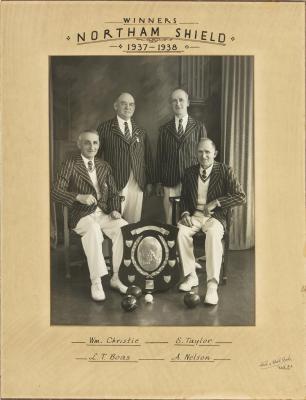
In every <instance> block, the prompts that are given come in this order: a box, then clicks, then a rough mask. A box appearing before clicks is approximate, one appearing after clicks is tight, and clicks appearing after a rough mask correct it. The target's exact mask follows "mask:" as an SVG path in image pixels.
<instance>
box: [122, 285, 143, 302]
mask: <svg viewBox="0 0 306 400" xmlns="http://www.w3.org/2000/svg"><path fill="white" fill-rule="evenodd" d="M126 294H131V295H132V296H135V297H136V299H139V297H141V295H142V290H141V289H140V287H138V286H135V285H132V286H129V287H128V289H127V291H126Z"/></svg>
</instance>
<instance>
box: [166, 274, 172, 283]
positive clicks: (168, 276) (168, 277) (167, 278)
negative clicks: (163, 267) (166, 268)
mask: <svg viewBox="0 0 306 400" xmlns="http://www.w3.org/2000/svg"><path fill="white" fill-rule="evenodd" d="M164 281H165V282H166V283H169V282H170V281H171V275H164Z"/></svg>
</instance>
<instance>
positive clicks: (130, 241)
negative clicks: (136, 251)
mask: <svg viewBox="0 0 306 400" xmlns="http://www.w3.org/2000/svg"><path fill="white" fill-rule="evenodd" d="M125 244H126V245H127V247H131V246H132V244H133V240H126V241H125Z"/></svg>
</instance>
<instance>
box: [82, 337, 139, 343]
mask: <svg viewBox="0 0 306 400" xmlns="http://www.w3.org/2000/svg"><path fill="white" fill-rule="evenodd" d="M88 343H89V344H139V343H140V339H139V338H136V337H131V336H128V337H116V336H107V337H106V338H99V337H96V336H90V338H89V340H88Z"/></svg>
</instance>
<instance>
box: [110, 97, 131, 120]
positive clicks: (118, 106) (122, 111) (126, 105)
mask: <svg viewBox="0 0 306 400" xmlns="http://www.w3.org/2000/svg"><path fill="white" fill-rule="evenodd" d="M114 109H115V111H116V113H117V115H118V116H119V117H120V118H122V119H124V120H125V121H128V120H129V119H131V118H132V116H133V114H134V111H135V100H134V97H133V96H132V95H131V94H130V93H121V94H120V96H119V97H118V98H117V99H116V101H115V103H114Z"/></svg>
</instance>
